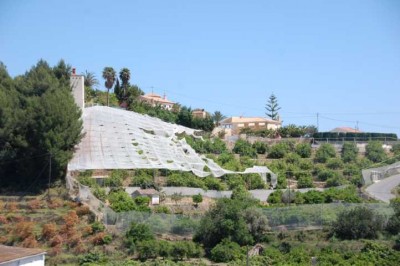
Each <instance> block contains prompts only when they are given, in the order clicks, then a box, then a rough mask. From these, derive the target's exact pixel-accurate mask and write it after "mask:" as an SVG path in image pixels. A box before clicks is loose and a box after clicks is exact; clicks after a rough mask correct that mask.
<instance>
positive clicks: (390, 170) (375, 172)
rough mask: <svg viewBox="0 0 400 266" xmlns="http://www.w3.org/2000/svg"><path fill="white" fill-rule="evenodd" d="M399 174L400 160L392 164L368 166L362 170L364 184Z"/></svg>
mask: <svg viewBox="0 0 400 266" xmlns="http://www.w3.org/2000/svg"><path fill="white" fill-rule="evenodd" d="M397 174H400V162H396V163H394V164H390V165H386V166H382V167H377V168H369V169H363V170H362V176H363V183H364V185H371V184H372V183H374V182H376V181H379V180H382V179H384V178H386V177H389V176H392V175H397Z"/></svg>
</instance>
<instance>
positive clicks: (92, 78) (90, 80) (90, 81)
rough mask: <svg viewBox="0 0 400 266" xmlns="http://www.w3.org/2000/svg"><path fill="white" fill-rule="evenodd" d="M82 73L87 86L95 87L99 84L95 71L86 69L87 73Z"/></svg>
mask: <svg viewBox="0 0 400 266" xmlns="http://www.w3.org/2000/svg"><path fill="white" fill-rule="evenodd" d="M82 75H83V77H84V80H85V81H84V82H85V87H90V88H95V87H96V86H97V85H99V81H98V80H97V78H96V75H95V74H94V73H93V72H88V71H87V70H86V71H85V73H82Z"/></svg>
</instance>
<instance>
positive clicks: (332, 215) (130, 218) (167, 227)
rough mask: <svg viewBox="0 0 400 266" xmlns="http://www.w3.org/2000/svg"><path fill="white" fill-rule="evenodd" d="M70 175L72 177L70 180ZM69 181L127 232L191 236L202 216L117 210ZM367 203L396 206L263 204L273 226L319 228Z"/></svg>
mask: <svg viewBox="0 0 400 266" xmlns="http://www.w3.org/2000/svg"><path fill="white" fill-rule="evenodd" d="M68 179H69V180H68ZM67 180H68V181H67V183H68V184H72V185H73V187H75V189H76V190H77V192H78V193H77V195H76V197H77V198H78V199H79V200H80V201H81V202H83V203H85V204H87V205H88V206H89V208H90V209H91V210H92V211H93V212H94V213H95V214H96V215H97V217H98V219H100V220H102V221H103V222H104V224H105V225H106V226H107V227H108V228H109V229H113V230H114V231H116V232H119V233H124V232H125V231H126V230H127V229H128V228H129V226H130V225H131V223H132V222H136V223H145V224H147V225H148V226H150V228H151V229H152V230H153V231H154V232H155V233H156V234H164V235H174V236H180V237H191V236H192V235H193V234H194V233H195V231H196V229H197V227H198V226H199V222H200V219H201V216H187V215H180V214H165V213H149V212H139V211H129V212H119V213H117V212H115V211H113V210H112V209H111V208H109V207H108V206H106V205H105V204H104V203H103V202H101V201H100V200H98V199H97V198H96V197H95V196H94V195H93V194H92V192H91V191H90V188H89V187H86V186H83V185H81V184H79V183H78V182H76V181H75V180H73V179H72V178H71V177H70V176H67ZM358 206H363V207H366V208H368V209H371V210H374V211H376V212H377V213H378V214H379V215H381V216H382V218H383V219H385V220H387V219H388V218H389V217H390V216H391V215H392V214H393V209H392V208H391V207H390V206H389V205H388V204H384V203H373V204H348V203H331V204H313V205H312V204H310V205H294V206H287V207H279V208H260V209H261V211H262V213H263V215H265V217H266V218H267V219H268V221H269V226H270V227H271V230H296V229H302V230H303V229H305V230H306V229H319V228H323V227H324V226H328V225H329V224H330V223H331V222H333V221H335V220H336V218H337V215H338V214H339V213H340V212H341V211H343V210H349V209H351V208H355V207H358Z"/></svg>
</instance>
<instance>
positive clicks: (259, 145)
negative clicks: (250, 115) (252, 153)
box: [252, 141, 268, 154]
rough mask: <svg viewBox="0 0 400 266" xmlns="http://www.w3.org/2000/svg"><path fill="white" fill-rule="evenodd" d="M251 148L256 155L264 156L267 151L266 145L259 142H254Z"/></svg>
mask: <svg viewBox="0 0 400 266" xmlns="http://www.w3.org/2000/svg"><path fill="white" fill-rule="evenodd" d="M252 146H253V149H255V150H256V152H257V153H258V154H265V153H266V152H267V150H268V146H267V144H265V143H264V142H261V141H256V142H254V143H253V145H252Z"/></svg>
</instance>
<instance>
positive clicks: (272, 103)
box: [265, 93, 281, 120]
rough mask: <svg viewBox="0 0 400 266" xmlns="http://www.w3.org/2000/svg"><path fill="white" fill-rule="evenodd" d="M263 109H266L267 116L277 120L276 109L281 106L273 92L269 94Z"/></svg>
mask: <svg viewBox="0 0 400 266" xmlns="http://www.w3.org/2000/svg"><path fill="white" fill-rule="evenodd" d="M265 109H266V110H267V112H266V113H265V114H266V115H267V116H269V117H270V118H271V119H272V120H278V111H279V110H280V109H281V108H280V107H279V104H278V99H277V98H276V96H275V95H274V94H273V93H272V94H271V96H269V98H268V102H267V104H266V106H265Z"/></svg>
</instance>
